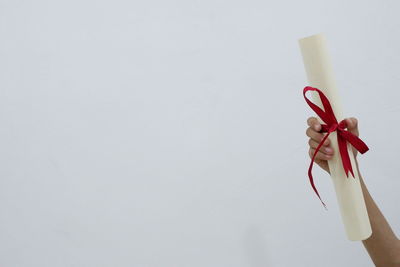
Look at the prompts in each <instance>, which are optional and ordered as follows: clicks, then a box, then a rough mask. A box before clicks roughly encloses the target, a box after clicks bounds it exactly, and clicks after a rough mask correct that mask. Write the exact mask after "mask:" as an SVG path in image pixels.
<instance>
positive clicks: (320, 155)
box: [308, 148, 333, 161]
mask: <svg viewBox="0 0 400 267" xmlns="http://www.w3.org/2000/svg"><path fill="white" fill-rule="evenodd" d="M314 153H315V149H314V148H310V149H309V150H308V154H309V155H310V158H312V157H313V156H314ZM332 156H333V155H332V154H324V153H322V152H321V150H320V151H318V153H317V155H316V156H315V159H316V160H322V161H323V160H329V159H331V158H332Z"/></svg>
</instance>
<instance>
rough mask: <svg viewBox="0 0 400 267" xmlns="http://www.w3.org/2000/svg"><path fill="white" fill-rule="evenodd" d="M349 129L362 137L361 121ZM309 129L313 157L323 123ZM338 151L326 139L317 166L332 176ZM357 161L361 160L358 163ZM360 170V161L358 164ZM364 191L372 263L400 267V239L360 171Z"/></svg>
mask: <svg viewBox="0 0 400 267" xmlns="http://www.w3.org/2000/svg"><path fill="white" fill-rule="evenodd" d="M346 121H347V125H348V127H347V130H348V131H350V132H351V133H353V134H355V135H357V136H358V135H359V131H358V121H357V119H356V118H348V119H346ZM307 124H308V128H307V131H306V135H307V136H308V137H309V141H308V144H309V147H310V149H309V155H310V157H311V156H312V155H313V154H314V152H315V149H316V148H317V146H318V144H319V143H320V142H321V140H322V138H323V136H324V133H320V132H319V131H320V130H321V124H320V123H319V121H318V120H317V118H315V117H311V118H308V120H307ZM334 153H335V151H334V150H333V149H332V147H331V144H330V142H329V139H327V140H326V142H325V143H324V145H323V146H322V147H321V149H320V151H319V152H318V154H317V156H316V158H315V163H317V164H318V165H319V166H320V167H321V168H322V169H324V170H325V171H326V172H328V173H329V166H328V160H329V159H331V158H332V155H333V154H334ZM353 153H354V156H355V157H356V156H357V151H356V150H353ZM356 162H357V160H356ZM357 169H358V162H357ZM358 172H359V174H360V181H361V188H362V191H363V195H364V199H365V204H366V206H367V210H368V216H369V219H370V222H371V227H372V235H371V236H370V237H369V238H368V239H366V240H364V241H362V242H363V245H364V247H365V248H366V250H367V251H368V254H369V255H370V257H371V259H372V261H373V262H374V264H375V265H376V266H378V267H392V266H393V267H398V266H400V240H399V239H398V238H397V237H396V235H395V234H394V232H393V231H392V229H391V227H390V225H389V224H388V222H387V221H386V219H385V217H384V216H383V214H382V212H381V211H380V210H379V208H378V206H377V205H376V203H375V201H374V200H373V199H372V197H371V195H370V193H369V192H368V189H367V187H366V185H365V183H364V180H363V179H362V177H361V173H360V170H359V169H358Z"/></svg>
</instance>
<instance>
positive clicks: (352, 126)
mask: <svg viewBox="0 0 400 267" xmlns="http://www.w3.org/2000/svg"><path fill="white" fill-rule="evenodd" d="M346 123H347V130H348V131H349V132H351V133H352V134H354V135H356V136H358V135H359V132H358V120H357V119H356V118H347V119H346Z"/></svg>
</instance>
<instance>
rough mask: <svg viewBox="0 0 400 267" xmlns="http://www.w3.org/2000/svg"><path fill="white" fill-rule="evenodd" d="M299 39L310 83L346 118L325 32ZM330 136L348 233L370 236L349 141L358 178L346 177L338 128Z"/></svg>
mask: <svg viewBox="0 0 400 267" xmlns="http://www.w3.org/2000/svg"><path fill="white" fill-rule="evenodd" d="M299 43H300V49H301V53H302V55H303V61H304V67H305V69H306V73H307V78H308V83H309V84H308V85H309V86H312V87H316V88H318V89H320V90H321V91H323V92H324V94H325V95H326V96H327V97H328V99H329V101H330V103H331V105H332V108H333V111H334V113H335V115H336V118H337V120H338V121H341V120H342V119H343V118H344V117H343V111H342V107H341V105H340V98H339V95H338V90H337V87H336V83H335V79H334V75H333V70H332V65H331V61H330V57H329V53H328V48H327V42H326V38H325V36H324V35H323V34H317V35H313V36H310V37H306V38H303V39H300V40H299ZM312 96H313V102H314V103H315V104H317V105H318V106H319V107H321V108H322V105H321V101H320V100H319V97H318V95H317V94H316V93H313V95H312ZM329 140H330V142H331V144H332V147H333V149H334V151H335V154H334V156H333V158H332V159H331V160H329V161H328V164H329V170H330V173H331V178H332V181H333V184H334V187H335V191H336V196H337V200H338V204H339V208H340V212H341V215H342V220H343V223H344V227H345V229H346V233H347V237H348V238H349V239H350V240H353V241H356V240H364V239H367V238H368V237H369V236H370V235H371V233H372V230H371V225H370V222H369V218H368V213H367V209H366V206H365V202H364V197H363V194H362V190H361V185H360V179H359V174H358V170H357V167H356V163H355V160H354V156H353V153H352V150H351V147H350V145H348V149H349V155H350V161H351V165H352V166H353V171H354V175H355V179H354V178H353V177H352V176H351V174H349V177H347V176H346V174H345V172H344V169H343V166H342V161H341V158H340V153H339V149H338V144H337V137H336V132H333V133H332V134H331V135H330V136H329Z"/></svg>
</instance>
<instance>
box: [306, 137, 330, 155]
mask: <svg viewBox="0 0 400 267" xmlns="http://www.w3.org/2000/svg"><path fill="white" fill-rule="evenodd" d="M308 144H309V146H310V148H312V149H314V150H315V149H317V147H318V145H319V143H318V142H316V141H314V140H313V139H310V140H308ZM319 152H321V153H323V154H326V155H333V148H332V147H329V146H326V145H325V143H324V145H323V146H322V147H321V148H320V149H319Z"/></svg>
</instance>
